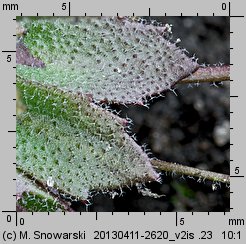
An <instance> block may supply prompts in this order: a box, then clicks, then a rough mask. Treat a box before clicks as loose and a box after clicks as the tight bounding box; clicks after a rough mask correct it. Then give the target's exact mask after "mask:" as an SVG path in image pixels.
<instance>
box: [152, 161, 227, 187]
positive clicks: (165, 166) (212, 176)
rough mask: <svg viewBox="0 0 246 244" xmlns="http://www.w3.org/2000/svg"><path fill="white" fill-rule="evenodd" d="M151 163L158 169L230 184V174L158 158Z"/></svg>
mask: <svg viewBox="0 0 246 244" xmlns="http://www.w3.org/2000/svg"><path fill="white" fill-rule="evenodd" d="M151 163H152V165H153V166H154V167H156V168H157V169H158V170H161V171H166V172H171V173H177V174H180V175H187V176H190V177H197V178H199V179H203V180H211V181H216V182H221V183H227V184H230V176H229V175H225V174H219V173H215V172H211V171H207V170H201V169H197V168H193V167H189V166H184V165H181V164H176V163H170V162H166V161H161V160H156V159H152V160H151Z"/></svg>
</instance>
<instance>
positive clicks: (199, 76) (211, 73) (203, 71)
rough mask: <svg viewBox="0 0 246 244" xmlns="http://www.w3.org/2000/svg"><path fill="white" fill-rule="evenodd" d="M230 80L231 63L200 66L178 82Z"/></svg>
mask: <svg viewBox="0 0 246 244" xmlns="http://www.w3.org/2000/svg"><path fill="white" fill-rule="evenodd" d="M227 80H230V65H222V66H209V67H200V68H199V69H198V70H197V71H195V72H194V73H193V74H191V75H190V76H188V77H186V78H185V79H183V80H180V81H179V82H178V83H180V84H184V83H196V82H218V81H227Z"/></svg>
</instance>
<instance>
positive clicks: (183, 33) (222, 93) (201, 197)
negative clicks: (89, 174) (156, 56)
mask: <svg viewBox="0 0 246 244" xmlns="http://www.w3.org/2000/svg"><path fill="white" fill-rule="evenodd" d="M151 18H152V19H155V20H157V21H159V22H162V23H164V24H165V23H168V24H172V31H173V37H172V40H173V41H174V42H175V40H176V39H177V38H180V39H181V43H179V44H178V45H179V46H180V47H182V48H185V49H187V50H188V52H189V55H190V56H193V54H195V55H196V57H197V58H198V62H199V63H200V64H203V63H205V64H218V63H224V64H229V63H230V52H229V46H230V43H229V39H230V36H229V35H230V34H229V32H230V22H229V18H228V17H151ZM146 19H147V20H148V21H150V20H151V19H150V18H149V17H146ZM175 88H176V89H175V92H176V95H175V94H174V93H173V92H167V93H164V94H163V95H164V97H163V98H156V99H154V100H152V101H149V109H147V108H145V107H139V106H129V107H127V108H126V107H124V106H116V105H114V106H112V108H113V109H115V110H117V111H121V112H120V116H122V117H126V116H127V117H129V118H131V119H132V121H133V126H132V133H133V134H135V135H136V138H137V142H138V144H139V145H143V144H145V145H147V146H146V148H147V149H149V150H150V152H151V157H157V158H159V159H162V160H165V161H170V162H177V163H181V164H184V165H189V166H192V167H196V168H199V169H205V170H210V171H215V172H219V173H225V174H229V173H230V172H229V171H230V170H229V169H230V166H229V158H230V151H229V145H230V131H229V128H230V117H229V116H230V112H229V110H230V100H229V92H230V87H229V82H224V83H223V84H220V83H216V84H199V86H198V85H196V84H193V85H186V84H183V85H177V86H176V87H175ZM146 186H147V187H149V188H150V189H151V191H152V192H154V193H158V194H160V195H165V196H163V197H161V198H159V199H154V198H151V197H144V196H142V195H141V194H139V193H138V191H137V189H136V188H134V187H133V188H131V189H127V188H125V189H123V190H124V194H123V196H118V197H115V199H111V198H110V196H108V195H107V194H96V195H94V196H93V197H92V199H91V203H92V204H91V205H90V206H89V207H88V210H89V211H127V212H130V211H146V212H147V211H223V212H224V211H229V208H230V196H229V195H230V194H229V191H230V189H229V187H228V186H225V185H224V184H221V185H217V184H213V182H209V181H206V182H198V181H197V179H191V178H189V177H187V176H184V177H182V176H180V175H172V174H166V173H163V174H162V184H159V183H151V184H148V185H146ZM72 206H73V208H74V209H75V210H77V211H85V207H84V206H81V204H80V203H78V202H74V203H73V204H72Z"/></svg>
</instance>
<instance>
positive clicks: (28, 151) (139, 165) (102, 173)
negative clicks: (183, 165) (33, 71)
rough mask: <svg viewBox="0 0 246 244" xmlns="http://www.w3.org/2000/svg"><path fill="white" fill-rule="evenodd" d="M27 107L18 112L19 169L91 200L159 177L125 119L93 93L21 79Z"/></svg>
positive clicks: (22, 96) (20, 82)
mask: <svg viewBox="0 0 246 244" xmlns="http://www.w3.org/2000/svg"><path fill="white" fill-rule="evenodd" d="M17 88H18V90H19V93H20V95H19V97H20V98H21V99H22V103H23V106H24V107H25V108H26V111H24V112H22V113H20V114H19V115H18V116H17V126H16V131H17V134H16V141H17V156H16V157H17V168H19V169H20V170H21V171H24V172H28V174H30V175H31V176H32V177H34V178H35V179H38V180H39V181H40V182H42V184H43V185H46V186H50V184H51V182H52V187H54V188H55V189H58V190H59V191H61V192H63V193H68V194H70V195H72V196H74V197H76V198H78V199H87V198H88V196H89V195H90V191H92V190H95V191H103V192H105V191H112V190H114V189H120V188H122V187H124V186H132V185H134V184H138V183H144V182H148V181H153V180H158V174H157V173H156V172H155V170H154V169H153V168H152V166H151V164H150V161H149V158H148V156H147V155H146V154H145V153H144V152H143V151H142V149H141V148H140V147H139V146H138V145H137V144H136V143H135V142H134V141H133V140H132V139H131V138H130V137H129V136H128V135H127V134H126V133H125V132H124V125H123V124H124V123H125V121H124V120H123V119H120V118H118V117H117V116H115V115H113V114H112V113H110V112H108V111H105V110H104V109H102V108H100V107H97V106H96V105H95V104H92V103H91V102H90V100H89V98H88V97H84V96H82V95H80V94H74V93H68V92H64V91H62V90H61V89H59V88H56V87H52V86H44V85H41V84H37V83H34V82H27V81H24V80H23V79H21V78H19V77H17Z"/></svg>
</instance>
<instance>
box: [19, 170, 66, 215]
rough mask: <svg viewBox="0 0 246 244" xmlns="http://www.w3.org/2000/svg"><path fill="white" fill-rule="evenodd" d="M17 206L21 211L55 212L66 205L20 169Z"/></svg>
mask: <svg viewBox="0 0 246 244" xmlns="http://www.w3.org/2000/svg"><path fill="white" fill-rule="evenodd" d="M16 196H17V202H16V207H17V209H18V210H19V211H20V210H21V211H22V212H23V211H25V212H26V211H28V212H37V211H39V212H44V211H45V212H47V211H50V212H55V211H62V210H64V207H63V206H62V205H61V204H60V203H59V202H58V201H57V200H56V198H54V197H53V196H52V195H51V194H49V193H47V192H45V191H44V190H43V189H42V188H41V187H38V186H37V184H35V182H34V180H30V179H28V178H27V177H25V176H24V175H23V174H22V173H20V172H19V171H18V172H17V179H16Z"/></svg>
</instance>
